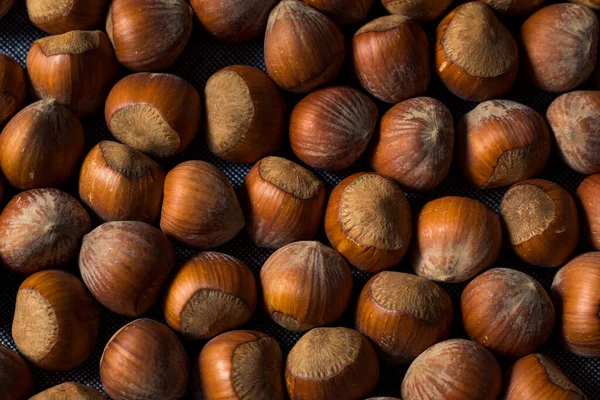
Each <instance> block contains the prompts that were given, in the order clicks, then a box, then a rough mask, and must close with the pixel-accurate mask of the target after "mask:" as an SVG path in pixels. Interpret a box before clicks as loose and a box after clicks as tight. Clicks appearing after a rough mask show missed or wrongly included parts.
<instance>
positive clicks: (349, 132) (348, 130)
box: [290, 87, 379, 171]
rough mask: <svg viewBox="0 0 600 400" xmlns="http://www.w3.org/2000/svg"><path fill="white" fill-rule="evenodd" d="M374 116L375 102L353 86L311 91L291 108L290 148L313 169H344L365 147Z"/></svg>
mask: <svg viewBox="0 0 600 400" xmlns="http://www.w3.org/2000/svg"><path fill="white" fill-rule="evenodd" d="M378 115H379V112H378V111H377V106H376V105H375V103H374V102H373V101H372V100H371V99H370V98H369V97H368V96H367V95H365V94H363V93H361V92H359V91H358V90H356V89H352V88H350V87H332V88H327V89H321V90H318V91H316V92H313V93H311V94H309V95H308V96H306V97H305V98H304V99H302V100H301V101H300V102H299V103H298V104H297V105H296V107H294V110H293V111H292V116H291V119H290V144H291V145H292V150H293V152H294V154H296V156H297V157H298V158H299V159H301V160H302V161H304V162H305V163H306V164H308V165H310V166H311V167H314V168H320V169H325V170H328V171H339V170H342V169H344V168H347V167H349V166H350V165H352V164H353V163H354V162H355V161H356V160H357V159H358V158H359V157H360V156H361V154H362V153H363V152H364V151H365V149H366V148H367V145H368V143H369V140H370V139H371V136H372V135H373V132H374V131H375V126H376V125H377V120H378Z"/></svg>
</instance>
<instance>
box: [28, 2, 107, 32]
mask: <svg viewBox="0 0 600 400" xmlns="http://www.w3.org/2000/svg"><path fill="white" fill-rule="evenodd" d="M108 3H109V0H66V1H65V0H27V2H26V4H27V14H29V20H30V21H31V22H32V23H33V24H34V25H35V26H37V27H38V28H40V29H41V30H43V31H45V32H48V33H50V34H53V35H56V34H59V33H67V32H70V31H76V30H87V29H96V28H99V27H100V25H101V24H102V20H103V19H104V13H105V12H106V8H107V6H108Z"/></svg>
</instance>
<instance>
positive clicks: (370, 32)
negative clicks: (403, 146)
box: [352, 15, 431, 103]
mask: <svg viewBox="0 0 600 400" xmlns="http://www.w3.org/2000/svg"><path fill="white" fill-rule="evenodd" d="M352 49H353V57H354V59H353V61H354V71H355V72H356V76H357V77H358V80H359V81H360V84H361V85H362V87H363V88H365V89H366V90H367V91H368V92H369V93H371V94H372V95H373V96H375V97H377V98H378V99H379V100H383V101H385V102H388V103H397V102H399V101H402V100H405V99H408V98H410V97H415V96H418V95H420V94H422V93H423V92H425V91H426V90H427V87H428V86H429V81H430V78H431V73H430V67H429V42H428V41H427V36H426V35H425V32H424V31H423V28H421V26H420V25H419V24H418V23H417V22H415V21H412V20H411V19H409V18H408V17H406V16H403V15H388V16H385V17H381V18H377V19H376V20H374V21H371V22H369V23H368V24H366V25H365V26H363V27H362V28H360V29H359V30H358V32H356V34H355V35H354V37H353V38H352Z"/></svg>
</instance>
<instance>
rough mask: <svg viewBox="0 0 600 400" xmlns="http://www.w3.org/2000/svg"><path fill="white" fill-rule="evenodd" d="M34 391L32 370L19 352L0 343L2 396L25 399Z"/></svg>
mask: <svg viewBox="0 0 600 400" xmlns="http://www.w3.org/2000/svg"><path fill="white" fill-rule="evenodd" d="M31 393H33V377H32V375H31V371H29V368H28V367H27V364H26V363H25V360H23V359H22V358H21V357H20V356H19V355H18V354H17V353H15V352H14V351H12V350H11V349H9V348H8V347H5V346H1V345H0V398H2V399H4V400H24V399H28V398H29V396H30V395H31Z"/></svg>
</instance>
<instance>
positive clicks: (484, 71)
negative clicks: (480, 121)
mask: <svg viewBox="0 0 600 400" xmlns="http://www.w3.org/2000/svg"><path fill="white" fill-rule="evenodd" d="M435 70H436V72H437V74H438V76H439V78H440V80H441V81H442V83H443V84H444V86H446V88H447V89H448V90H449V91H450V92H452V93H453V94H454V95H456V96H458V97H460V98H461V99H464V100H469V101H485V100H489V99H493V98H497V97H502V96H503V95H504V94H506V92H508V91H509V90H510V88H511V87H512V85H513V83H514V81H515V78H516V77H517V73H518V71H519V51H518V48H517V42H515V39H514V38H513V37H512V35H511V34H510V32H509V31H508V29H506V28H505V27H504V25H502V23H501V22H500V21H499V20H498V18H496V16H495V15H494V13H493V11H492V10H491V9H490V8H489V7H488V6H486V5H485V4H483V3H478V2H470V3H465V4H462V5H460V6H458V7H457V8H456V9H454V11H452V12H451V13H450V14H448V15H447V16H446V17H445V18H444V19H443V20H442V22H440V25H439V26H438V28H437V43H436V48H435Z"/></svg>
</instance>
